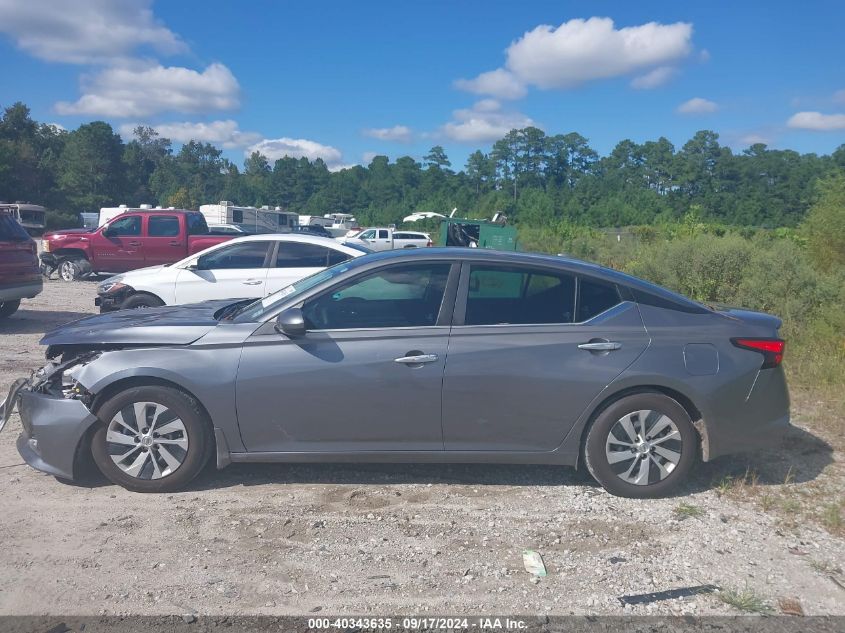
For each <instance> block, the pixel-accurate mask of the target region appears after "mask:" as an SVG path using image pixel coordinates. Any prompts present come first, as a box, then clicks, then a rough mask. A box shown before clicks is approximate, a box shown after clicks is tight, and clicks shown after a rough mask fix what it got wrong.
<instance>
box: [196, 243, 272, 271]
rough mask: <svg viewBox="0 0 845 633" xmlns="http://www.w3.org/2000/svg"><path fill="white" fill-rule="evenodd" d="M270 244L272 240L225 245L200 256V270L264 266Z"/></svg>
mask: <svg viewBox="0 0 845 633" xmlns="http://www.w3.org/2000/svg"><path fill="white" fill-rule="evenodd" d="M269 246H270V242H240V243H239V244H232V245H230V246H224V247H223V248H220V249H218V250H216V251H214V252H213V253H209V254H208V255H203V256H202V257H200V258H199V260H198V261H197V267H198V268H199V269H200V270H222V269H232V268H263V267H264V259H265V258H266V257H267V249H268V247H269Z"/></svg>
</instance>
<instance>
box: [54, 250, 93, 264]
mask: <svg viewBox="0 0 845 633" xmlns="http://www.w3.org/2000/svg"><path fill="white" fill-rule="evenodd" d="M50 253H51V254H52V255H55V256H56V258H57V259H67V258H69V257H81V258H82V259H84V260H85V261H90V260H89V259H88V252H87V251H86V250H85V249H82V248H60V249H57V250H55V251H50Z"/></svg>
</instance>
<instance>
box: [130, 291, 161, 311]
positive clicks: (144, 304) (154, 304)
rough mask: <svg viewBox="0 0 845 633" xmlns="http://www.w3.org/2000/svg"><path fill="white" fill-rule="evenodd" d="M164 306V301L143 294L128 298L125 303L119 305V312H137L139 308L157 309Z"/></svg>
mask: <svg viewBox="0 0 845 633" xmlns="http://www.w3.org/2000/svg"><path fill="white" fill-rule="evenodd" d="M163 305H164V301H162V300H161V299H159V298H158V297H156V296H154V295H148V294H146V293H143V292H139V293H138V294H134V295H132V296H131V297H128V298H127V299H126V301H124V302H123V303H121V304H120V309H121V310H139V309H141V308H158V307H160V306H163Z"/></svg>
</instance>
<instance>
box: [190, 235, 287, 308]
mask: <svg viewBox="0 0 845 633" xmlns="http://www.w3.org/2000/svg"><path fill="white" fill-rule="evenodd" d="M272 246H273V242H271V241H269V240H266V241H265V240H260V241H259V240H244V241H235V242H231V243H227V244H226V245H225V246H221V247H220V248H218V249H216V250H213V251H211V252H209V253H206V254H205V255H200V256H199V257H198V258H197V262H196V264H195V267H189V268H183V269H182V270H180V271H179V274H178V276H177V277H176V303H177V304H178V303H197V302H199V301H208V300H210V299H252V298H254V299H260V298H261V297H263V296H264V287H265V283H266V279H267V270H268V269H267V265H268V263H269V258H270V253H271V250H272V249H271V247H272Z"/></svg>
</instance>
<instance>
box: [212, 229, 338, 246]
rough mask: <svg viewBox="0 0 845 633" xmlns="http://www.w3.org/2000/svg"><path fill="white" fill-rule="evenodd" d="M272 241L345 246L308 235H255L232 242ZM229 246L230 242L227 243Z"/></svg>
mask: <svg viewBox="0 0 845 633" xmlns="http://www.w3.org/2000/svg"><path fill="white" fill-rule="evenodd" d="M267 240H272V241H275V242H305V243H308V244H320V245H322V246H332V247H337V246H344V244H343V243H342V242H338V241H337V240H336V239H334V238H331V237H324V236H322V235H309V234H308V233H299V232H296V233H255V234H250V235H244V236H242V237H236V238H234V239H233V240H231V242H255V241H259V242H266V241H267ZM226 243H227V244H228V243H230V242H226Z"/></svg>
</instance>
